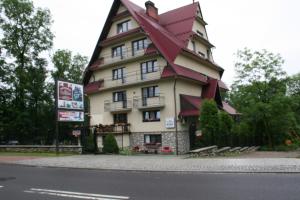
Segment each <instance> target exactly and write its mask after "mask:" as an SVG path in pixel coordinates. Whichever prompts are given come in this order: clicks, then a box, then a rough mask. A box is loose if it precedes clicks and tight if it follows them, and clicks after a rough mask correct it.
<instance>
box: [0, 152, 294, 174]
mask: <svg viewBox="0 0 300 200" xmlns="http://www.w3.org/2000/svg"><path fill="white" fill-rule="evenodd" d="M0 161H1V160H0ZM9 163H15V164H22V165H30V166H40V167H66V168H86V169H107V170H136V171H176V172H247V173H252V172H273V173H281V172H289V173H300V159H299V158H243V157H241V158H239V157H236V158H188V159H187V158H185V157H183V156H179V157H177V156H160V155H138V156H119V155H78V156H67V157H51V158H38V159H30V160H17V161H11V162H10V161H9Z"/></svg>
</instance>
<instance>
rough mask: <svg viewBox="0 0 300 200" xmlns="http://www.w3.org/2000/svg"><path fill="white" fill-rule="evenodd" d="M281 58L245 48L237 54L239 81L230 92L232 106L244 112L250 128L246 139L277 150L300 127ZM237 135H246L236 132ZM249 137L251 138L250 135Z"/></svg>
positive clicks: (247, 125) (245, 121)
mask: <svg viewBox="0 0 300 200" xmlns="http://www.w3.org/2000/svg"><path fill="white" fill-rule="evenodd" d="M282 64H283V59H282V58H281V57H280V55H275V54H273V53H270V52H267V51H266V50H263V51H251V50H249V49H244V50H242V51H239V52H238V54H237V62H236V65H235V67H236V71H237V78H236V81H235V82H234V84H233V86H232V92H231V93H230V101H231V103H232V104H233V105H234V106H235V107H236V108H238V110H239V111H240V112H241V113H243V116H242V122H243V124H244V126H245V127H247V128H246V129H245V130H246V132H244V133H243V134H244V136H245V137H243V138H248V139H247V140H248V141H239V142H240V143H249V138H252V139H253V138H254V139H253V140H254V141H253V140H250V141H251V142H250V143H252V142H253V143H254V144H256V145H268V146H269V147H270V148H274V146H275V145H279V144H282V143H283V141H284V139H285V138H286V137H287V134H288V133H289V132H290V131H291V130H293V129H294V127H296V126H297V125H296V122H295V113H294V112H293V110H292V109H291V99H290V98H289V97H288V96H287V95H286V93H287V80H288V79H287V77H286V73H285V72H284V71H283V70H282V69H281V65H282ZM235 132H236V134H242V133H241V132H240V131H235ZM247 135H248V136H247Z"/></svg>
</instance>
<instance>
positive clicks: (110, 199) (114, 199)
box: [24, 188, 129, 200]
mask: <svg viewBox="0 0 300 200" xmlns="http://www.w3.org/2000/svg"><path fill="white" fill-rule="evenodd" d="M24 192H26V193H37V194H46V195H52V196H60V197H72V198H78V199H93V200H120V199H129V197H126V196H114V195H103V194H91V193H80V192H70V191H62V190H48V189H38V188H31V189H30V190H25V191H24Z"/></svg>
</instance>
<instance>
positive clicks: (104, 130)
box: [97, 123, 130, 135]
mask: <svg viewBox="0 0 300 200" xmlns="http://www.w3.org/2000/svg"><path fill="white" fill-rule="evenodd" d="M97 126H98V128H99V131H98V132H97V134H99V135H103V134H108V133H113V134H121V133H130V124H128V123H122V124H111V125H102V124H99V125H97Z"/></svg>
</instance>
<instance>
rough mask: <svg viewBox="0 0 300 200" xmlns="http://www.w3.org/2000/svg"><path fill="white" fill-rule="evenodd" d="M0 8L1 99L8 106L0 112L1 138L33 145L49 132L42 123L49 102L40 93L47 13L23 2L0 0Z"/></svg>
mask: <svg viewBox="0 0 300 200" xmlns="http://www.w3.org/2000/svg"><path fill="white" fill-rule="evenodd" d="M0 7H1V9H0V10H1V11H0V12H1V13H0V21H1V24H0V29H1V33H2V34H3V35H2V37H1V38H0V46H1V53H2V54H3V57H2V61H1V62H2V66H1V79H0V80H1V85H2V88H1V97H2V98H5V99H6V102H5V104H7V105H8V106H7V107H5V106H4V112H3V113H2V115H3V119H2V120H3V121H2V120H1V121H2V123H4V124H5V126H4V127H3V129H2V130H0V131H1V135H2V137H4V138H7V137H11V138H18V140H19V141H20V142H21V143H28V142H34V139H33V138H39V137H40V136H41V137H42V136H43V135H44V136H45V135H46V134H47V130H49V126H48V125H47V124H48V123H47V121H46V120H45V121H43V119H47V115H48V112H47V111H48V110H47V104H48V103H49V101H50V99H49V96H48V95H47V94H46V93H45V92H44V91H45V90H46V82H45V80H46V75H47V74H46V73H47V71H46V68H45V66H46V65H47V61H46V58H44V57H43V53H44V52H46V51H48V50H50V48H51V47H52V39H53V34H52V32H51V30H50V26H51V24H52V20H51V17H50V12H49V10H43V9H40V8H35V7H34V6H33V4H32V2H30V1H27V0H2V1H1V2H0ZM4 93H6V96H4ZM1 106H2V105H1ZM32 135H34V136H36V137H32Z"/></svg>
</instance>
